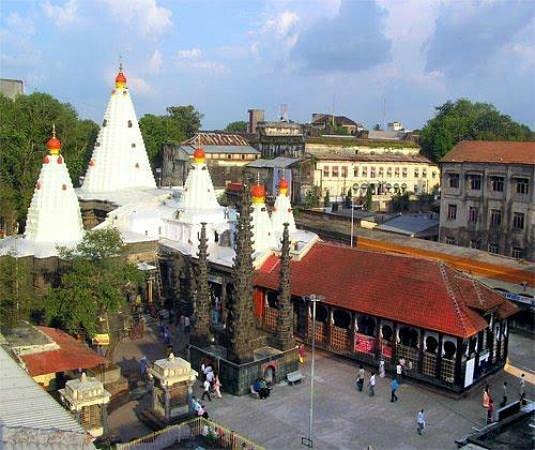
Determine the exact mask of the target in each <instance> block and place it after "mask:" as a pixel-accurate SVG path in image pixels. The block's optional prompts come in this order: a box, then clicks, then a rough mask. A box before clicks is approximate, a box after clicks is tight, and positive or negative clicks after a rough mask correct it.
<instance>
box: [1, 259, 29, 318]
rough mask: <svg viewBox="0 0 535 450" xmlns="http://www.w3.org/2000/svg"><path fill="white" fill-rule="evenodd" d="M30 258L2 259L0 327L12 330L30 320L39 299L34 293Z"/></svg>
mask: <svg viewBox="0 0 535 450" xmlns="http://www.w3.org/2000/svg"><path fill="white" fill-rule="evenodd" d="M32 281H33V280H32V276H31V271H30V267H29V260H28V258H15V257H13V256H4V257H2V258H1V259H0V326H1V327H2V328H4V327H5V328H12V327H14V326H16V325H17V324H18V323H19V322H20V321H23V320H29V319H30V316H31V314H32V312H33V311H34V309H36V308H37V299H36V297H35V294H34V292H33V287H32V285H33V283H32Z"/></svg>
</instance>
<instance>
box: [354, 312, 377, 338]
mask: <svg viewBox="0 0 535 450" xmlns="http://www.w3.org/2000/svg"><path fill="white" fill-rule="evenodd" d="M357 325H358V327H359V333H362V334H365V335H366V336H375V326H376V322H375V319H374V318H373V317H370V316H365V315H362V316H360V315H359V316H358V318H357Z"/></svg>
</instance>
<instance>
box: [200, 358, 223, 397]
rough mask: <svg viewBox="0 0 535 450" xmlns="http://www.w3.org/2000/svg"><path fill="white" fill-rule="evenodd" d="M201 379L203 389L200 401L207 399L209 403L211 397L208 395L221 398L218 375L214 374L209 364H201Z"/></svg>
mask: <svg viewBox="0 0 535 450" xmlns="http://www.w3.org/2000/svg"><path fill="white" fill-rule="evenodd" d="M201 377H202V378H201V381H202V387H203V393H202V396H201V400H204V399H205V398H206V397H207V398H208V401H210V402H211V401H212V397H211V396H210V394H214V395H215V397H216V398H221V397H222V395H221V387H222V385H221V381H220V380H219V375H218V374H217V373H215V372H214V369H213V368H212V365H211V364H210V363H202V364H201Z"/></svg>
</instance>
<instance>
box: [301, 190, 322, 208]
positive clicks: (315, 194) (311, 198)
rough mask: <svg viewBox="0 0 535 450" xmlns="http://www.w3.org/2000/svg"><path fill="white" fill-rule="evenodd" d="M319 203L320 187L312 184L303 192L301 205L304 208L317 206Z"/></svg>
mask: <svg viewBox="0 0 535 450" xmlns="http://www.w3.org/2000/svg"><path fill="white" fill-rule="evenodd" d="M319 203H320V189H319V187H318V186H312V189H310V190H308V191H307V192H306V194H305V200H304V202H303V206H304V207H305V209H308V208H314V207H317V206H318V205H319Z"/></svg>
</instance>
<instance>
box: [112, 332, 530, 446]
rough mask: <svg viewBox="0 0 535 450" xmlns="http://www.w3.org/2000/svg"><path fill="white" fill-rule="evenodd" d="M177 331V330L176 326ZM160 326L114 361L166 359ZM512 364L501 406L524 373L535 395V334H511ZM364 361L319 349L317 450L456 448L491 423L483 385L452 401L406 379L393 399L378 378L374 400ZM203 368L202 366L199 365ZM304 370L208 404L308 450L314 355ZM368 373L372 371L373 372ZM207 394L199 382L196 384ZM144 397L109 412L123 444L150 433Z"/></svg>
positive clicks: (250, 429)
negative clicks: (298, 378)
mask: <svg viewBox="0 0 535 450" xmlns="http://www.w3.org/2000/svg"><path fill="white" fill-rule="evenodd" d="M173 330H174V329H173ZM173 345H174V347H175V349H178V350H179V351H178V352H177V353H178V354H180V349H181V348H183V347H184V336H183V335H182V334H181V333H179V332H174V333H173ZM163 351H164V346H163V345H162V344H161V343H160V342H159V339H158V336H157V332H156V331H155V329H154V326H153V328H152V330H151V331H149V332H148V333H147V334H146V335H145V337H144V338H143V339H142V340H138V341H126V342H124V343H122V344H120V345H119V347H118V348H117V350H116V353H115V358H114V359H115V361H116V362H117V363H118V364H119V365H121V366H122V368H123V369H124V370H125V369H126V370H136V368H137V363H136V362H135V360H136V359H139V358H140V357H141V356H142V355H146V356H147V357H148V358H149V359H151V360H155V359H159V358H161V357H163ZM509 356H510V364H509V365H508V366H507V367H506V369H505V370H504V371H500V372H499V373H497V374H495V375H493V376H491V377H490V378H489V379H488V382H489V384H490V387H491V394H492V395H493V398H494V399H495V401H497V403H499V402H501V399H502V385H503V381H507V383H508V386H509V393H508V397H509V401H513V400H517V399H518V388H519V382H518V376H517V375H518V374H519V373H520V372H523V373H525V374H526V378H527V381H528V383H527V386H526V387H527V397H528V399H533V398H534V393H535V370H534V369H535V368H534V367H533V361H534V360H535V346H534V341H533V339H532V338H529V337H525V336H521V335H517V334H512V335H511V339H510V353H509ZM357 368H358V364H357V363H356V362H353V361H350V360H347V359H344V358H341V357H337V356H335V355H332V354H329V353H326V352H322V351H319V352H316V364H315V377H314V426H313V435H312V439H313V442H314V448H317V449H367V448H369V446H371V448H373V449H376V450H378V449H454V448H456V445H455V439H459V438H461V437H463V436H465V435H466V434H468V433H470V432H472V431H474V429H475V428H480V427H482V426H483V425H484V424H485V423H486V410H485V409H484V408H483V407H482V406H481V394H482V390H483V387H482V386H478V387H476V388H475V389H472V390H471V391H470V392H469V393H468V394H466V396H465V397H463V398H459V399H457V398H452V397H450V396H447V395H444V394H443V393H439V392H437V391H434V390H430V389H427V388H424V387H421V386H419V385H418V384H417V383H416V382H411V381H409V382H403V383H402V384H401V386H400V388H399V390H398V397H399V401H398V402H395V403H391V402H390V381H391V378H390V377H389V376H388V375H387V377H386V378H379V377H378V378H377V379H378V383H377V386H376V395H375V397H369V396H368V395H367V393H366V392H358V391H357V390H356V389H355V387H354V380H355V376H356V371H357ZM195 369H196V370H198V368H195ZM302 372H303V373H304V374H305V376H306V378H305V379H304V381H302V382H300V383H298V384H296V385H294V386H288V385H285V384H284V383H283V384H281V385H276V386H274V388H273V390H272V393H271V396H270V397H269V398H268V399H266V400H259V399H257V398H252V397H251V396H244V397H235V396H231V395H225V393H224V392H223V398H222V399H220V400H215V399H213V400H212V401H211V402H209V401H205V402H203V404H204V405H205V406H206V408H207V411H208V413H209V414H210V418H212V419H213V420H215V421H216V422H218V423H220V424H221V425H223V426H225V427H227V428H230V429H232V430H233V431H235V432H237V433H239V434H242V435H244V436H245V437H248V438H249V439H251V440H253V441H255V442H257V443H258V444H260V445H262V446H264V447H266V448H267V449H303V448H305V447H303V446H302V445H301V437H302V436H307V433H308V417H309V407H310V403H309V398H310V397H309V395H310V355H309V354H308V355H307V358H306V363H305V366H304V367H303V368H302ZM367 375H368V373H367ZM194 393H195V395H197V396H198V397H200V395H201V393H202V390H201V387H200V383H197V385H196V387H195V392H194ZM137 403H138V402H133V401H131V402H129V403H127V404H125V405H123V406H122V407H120V408H118V409H117V410H115V411H113V412H112V413H111V414H110V416H109V424H110V431H113V432H116V433H117V434H119V435H120V436H121V438H122V440H123V441H127V440H129V439H132V438H134V437H139V436H142V435H145V434H148V433H150V430H149V429H148V428H147V427H146V426H145V425H143V424H142V423H140V422H139V421H138V419H137V417H136V415H135V413H134V408H135V407H136V406H137ZM421 408H424V409H425V412H426V420H427V427H426V430H425V433H424V435H423V436H419V435H418V434H417V433H416V420H415V419H416V413H417V412H418V410H419V409H421Z"/></svg>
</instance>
